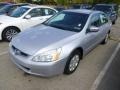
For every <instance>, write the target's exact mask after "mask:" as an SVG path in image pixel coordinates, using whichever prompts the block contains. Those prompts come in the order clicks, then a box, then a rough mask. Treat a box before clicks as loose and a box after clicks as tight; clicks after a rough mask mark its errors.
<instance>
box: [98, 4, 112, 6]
mask: <svg viewBox="0 0 120 90" xmlns="http://www.w3.org/2000/svg"><path fill="white" fill-rule="evenodd" d="M96 5H101V6H102V5H103V6H111V5H112V4H96Z"/></svg>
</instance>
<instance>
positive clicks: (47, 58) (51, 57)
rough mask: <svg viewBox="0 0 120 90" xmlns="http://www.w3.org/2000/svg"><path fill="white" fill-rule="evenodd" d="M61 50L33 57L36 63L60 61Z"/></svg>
mask: <svg viewBox="0 0 120 90" xmlns="http://www.w3.org/2000/svg"><path fill="white" fill-rule="evenodd" d="M60 53H61V48H59V49H55V50H51V51H48V52H45V53H41V54H39V55H36V56H34V57H33V59H32V61H34V62H52V61H56V60H59V57H60Z"/></svg>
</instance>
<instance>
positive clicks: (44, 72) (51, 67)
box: [9, 49, 67, 77]
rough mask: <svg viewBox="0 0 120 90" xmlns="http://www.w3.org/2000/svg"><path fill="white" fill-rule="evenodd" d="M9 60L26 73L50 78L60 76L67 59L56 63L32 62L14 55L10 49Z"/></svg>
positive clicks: (29, 58) (28, 58) (29, 59)
mask: <svg viewBox="0 0 120 90" xmlns="http://www.w3.org/2000/svg"><path fill="white" fill-rule="evenodd" d="M9 54H10V58H11V60H12V62H13V63H14V64H16V65H17V66H18V67H19V68H20V69H22V70H23V71H25V72H26V73H29V74H33V75H39V76H43V77H50V76H54V75H58V74H62V73H63V71H64V68H65V65H66V61H67V59H62V60H59V61H56V62H33V61H31V59H32V58H31V56H30V57H27V58H25V57H22V56H19V55H15V54H14V52H13V51H12V49H11V50H10V53H9Z"/></svg>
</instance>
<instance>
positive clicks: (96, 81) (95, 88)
mask: <svg viewBox="0 0 120 90" xmlns="http://www.w3.org/2000/svg"><path fill="white" fill-rule="evenodd" d="M119 48H120V43H119V44H118V46H117V47H116V49H115V51H114V53H113V54H112V56H111V57H110V59H109V60H108V62H107V64H106V65H105V67H104V68H103V70H102V71H101V72H100V74H99V75H98V77H97V78H96V80H95V81H94V83H93V85H92V87H91V89H90V90H97V87H98V85H99V84H100V82H101V80H102V78H103V77H104V75H105V73H106V72H107V70H108V68H109V66H110V65H111V63H112V61H113V59H114V57H115V55H116V54H117V52H118V50H119Z"/></svg>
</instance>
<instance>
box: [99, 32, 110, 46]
mask: <svg viewBox="0 0 120 90" xmlns="http://www.w3.org/2000/svg"><path fill="white" fill-rule="evenodd" d="M108 40H109V33H107V35H106V36H105V39H104V40H103V41H102V42H101V44H103V45H104V44H107V42H108Z"/></svg>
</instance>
